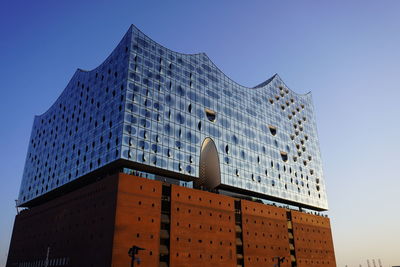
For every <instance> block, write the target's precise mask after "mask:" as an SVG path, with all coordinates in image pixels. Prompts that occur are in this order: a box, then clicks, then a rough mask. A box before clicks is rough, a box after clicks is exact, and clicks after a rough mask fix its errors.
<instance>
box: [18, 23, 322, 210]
mask: <svg viewBox="0 0 400 267" xmlns="http://www.w3.org/2000/svg"><path fill="white" fill-rule="evenodd" d="M206 138H211V139H212V140H213V141H214V143H215V145H216V147H217V150H218V157H219V163H220V173H221V184H222V185H227V186H230V187H233V188H240V189H244V190H247V191H252V192H256V193H259V194H262V195H265V196H271V197H275V198H279V199H284V200H288V201H291V202H295V203H299V205H301V204H303V205H306V206H310V207H315V208H317V209H327V199H326V191H325V184H324V179H323V172H322V163H321V157H320V152H319V144H318V136H317V129H316V124H315V115H314V111H313V105H312V99H311V94H310V93H308V94H305V95H299V94H296V93H294V92H293V91H291V90H290V89H289V88H288V87H287V86H286V85H285V84H284V82H283V81H282V80H281V78H280V77H279V76H278V75H274V76H273V77H271V78H270V79H268V80H267V81H265V82H264V83H262V84H260V85H258V86H255V87H253V88H248V87H244V86H241V85H239V84H237V83H236V82H234V81H232V80H231V79H230V78H228V77H227V76H226V75H225V74H224V73H223V72H221V71H220V70H219V69H218V68H217V67H216V66H215V65H214V64H213V63H212V61H211V60H210V59H209V58H208V57H207V55H206V54H204V53H200V54H191V55H189V54H181V53H177V52H174V51H171V50H169V49H167V48H165V47H163V46H161V45H159V44H157V43H156V42H154V41H152V40H151V39H150V38H148V37H147V36H145V35H144V34H143V33H142V32H140V31H139V30H138V29H137V28H136V27H134V26H131V28H130V29H129V31H128V32H127V34H126V35H125V36H124V38H123V39H122V41H121V42H120V43H119V45H118V46H117V47H116V49H115V50H114V51H113V52H112V53H111V55H110V56H109V57H108V58H107V59H106V60H105V61H104V63H103V64H101V65H100V66H99V67H97V68H96V69H94V70H92V71H82V70H78V71H77V72H76V73H75V75H74V76H73V77H72V79H71V81H70V82H69V84H68V86H67V87H66V89H65V90H64V92H63V93H62V94H61V96H60V97H59V98H58V99H57V101H56V102H55V103H54V104H53V106H52V107H51V108H50V109H49V110H48V111H47V112H46V113H44V114H42V115H40V116H37V117H35V121H34V125H33V129H32V134H31V139H30V143H29V149H28V155H27V159H26V163H25V169H24V174H23V179H22V184H21V189H20V194H19V200H18V201H19V205H23V204H24V203H26V202H28V201H30V200H32V199H34V198H36V197H38V196H40V195H43V194H45V193H47V192H49V191H51V190H53V189H55V188H57V187H60V186H62V185H64V184H66V183H68V182H70V181H72V180H75V179H78V178H79V177H81V176H83V175H85V174H88V173H90V172H92V171H94V170H96V169H98V168H100V167H102V166H105V165H107V164H108V163H111V162H114V161H116V160H119V159H125V160H128V161H133V162H136V163H138V164H141V165H150V166H153V167H154V169H159V170H168V171H172V172H174V173H180V174H182V175H186V176H191V177H193V180H196V179H197V178H198V177H199V172H200V170H199V162H200V151H201V145H202V143H203V141H204V140H205V139H206Z"/></svg>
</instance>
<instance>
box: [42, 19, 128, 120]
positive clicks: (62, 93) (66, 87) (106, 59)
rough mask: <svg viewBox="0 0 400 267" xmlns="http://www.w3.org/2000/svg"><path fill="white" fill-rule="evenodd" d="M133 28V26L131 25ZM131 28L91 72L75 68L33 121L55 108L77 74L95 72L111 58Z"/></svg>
mask: <svg viewBox="0 0 400 267" xmlns="http://www.w3.org/2000/svg"><path fill="white" fill-rule="evenodd" d="M132 26H133V25H132ZM132 26H131V27H129V29H128V31H127V32H126V33H125V34H124V36H123V37H122V39H121V40H120V41H119V42H118V44H117V46H115V47H114V48H113V49H112V51H111V52H110V54H109V55H108V56H107V57H106V58H105V59H104V60H103V61H102V62H101V63H100V64H99V65H98V66H97V67H95V68H93V69H91V70H84V69H81V68H77V69H76V70H75V72H74V74H73V75H72V77H71V78H70V79H69V81H68V83H67V85H66V86H65V87H64V89H63V90H62V92H61V94H60V95H59V96H58V97H57V98H56V100H55V101H54V102H53V104H51V105H50V107H49V108H47V109H46V110H45V111H44V112H43V113H41V114H37V115H35V119H37V118H40V117H42V116H44V115H46V113H47V112H48V111H50V110H51V109H52V108H53V107H54V106H56V104H57V103H58V101H59V100H60V99H61V98H62V97H63V96H64V94H66V93H67V91H68V90H67V89H68V88H69V86H70V84H71V83H72V81H74V79H75V78H76V77H77V76H78V75H79V74H81V73H82V74H83V73H90V72H93V71H96V70H97V69H99V68H101V67H102V66H103V65H104V64H105V63H106V62H107V61H108V59H109V58H110V57H112V56H113V54H114V52H115V51H116V50H117V49H118V47H119V46H120V45H121V44H122V43H123V42H124V41H125V39H126V38H127V36H128V35H129V34H130V33H131V28H132Z"/></svg>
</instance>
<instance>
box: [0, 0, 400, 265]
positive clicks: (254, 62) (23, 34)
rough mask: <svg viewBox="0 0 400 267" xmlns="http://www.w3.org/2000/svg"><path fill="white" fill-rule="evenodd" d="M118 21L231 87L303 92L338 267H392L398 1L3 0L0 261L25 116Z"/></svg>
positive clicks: (112, 34)
mask: <svg viewBox="0 0 400 267" xmlns="http://www.w3.org/2000/svg"><path fill="white" fill-rule="evenodd" d="M130 24H135V25H136V26H137V27H138V28H139V29H141V30H142V31H143V32H144V33H146V34H147V35H148V36H149V37H151V38H152V39H154V40H155V41H157V42H159V43H161V44H162V45H164V46H166V47H168V48H171V49H173V50H175V51H179V52H184V53H197V52H206V53H207V54H208V56H209V57H210V58H211V59H212V60H213V61H214V63H215V64H216V65H217V66H219V67H220V69H221V70H223V71H224V72H225V73H226V74H227V75H228V76H230V77H231V78H232V79H233V80H235V81H237V82H239V83H241V84H243V85H246V86H254V85H256V84H258V83H260V82H262V81H264V80H266V79H267V78H269V77H271V76H272V75H273V74H274V73H278V74H279V75H280V76H281V77H282V79H283V80H284V81H285V82H286V84H287V85H288V86H289V87H290V88H291V89H293V90H294V91H296V92H299V93H305V92H308V91H312V93H313V100H314V105H315V109H316V114H317V124H318V131H319V138H320V145H321V152H322V158H323V163H324V170H325V178H326V180H327V182H326V184H327V190H328V199H329V205H330V211H329V216H330V218H331V223H332V229H333V238H334V243H335V250H336V258H337V263H338V266H343V267H344V266H345V265H346V264H347V265H348V266H349V267H350V266H357V267H358V266H359V264H360V263H362V264H363V266H366V259H368V258H369V259H373V258H375V259H378V258H380V259H381V261H382V263H383V264H384V266H385V267H386V266H392V265H400V253H399V252H400V245H399V244H400V243H399V242H400V227H399V225H400V210H399V200H400V174H399V173H400V170H399V166H400V159H399V152H400V141H399V137H400V90H399V89H400V88H399V81H398V79H399V77H400V1H365V0H364V1H356V0H354V1H317V0H315V1H311V0H305V1H302V0H299V1H286V0H279V1H278V0H260V1H234V0H231V1H222V0H218V1H215V0H214V1H212V0H202V1H195V0H192V1H190V0H182V1H172V0H171V1H167V0H159V1H153V0H146V1H145V0H143V1H133V0H130V1H73V0H70V1H40V0H38V1H3V2H2V5H1V8H0V82H1V86H0V99H1V105H0V114H1V115H0V137H1V138H0V148H1V149H0V170H1V175H0V182H1V183H0V185H1V186H0V211H1V212H0V265H3V263H4V262H5V260H6V257H7V256H6V255H7V252H8V247H9V241H10V237H11V230H12V226H13V221H14V216H15V213H16V211H15V207H14V199H16V198H17V194H18V190H19V186H20V182H21V177H22V172H23V167H24V161H25V156H26V151H27V147H28V141H29V136H30V131H31V126H32V123H33V116H34V115H35V114H41V113H42V112H44V111H45V110H46V109H47V108H48V107H50V105H51V104H52V103H53V102H54V101H55V100H56V98H57V97H58V96H59V95H60V93H61V92H62V90H63V89H64V87H65V86H66V85H67V83H68V80H69V79H70V78H71V77H72V75H73V73H74V71H75V70H76V69H77V68H82V69H92V68H94V67H96V66H97V65H98V64H100V63H101V62H102V61H103V60H104V59H105V58H106V57H107V56H108V54H109V53H110V52H111V51H112V49H113V48H114V47H115V46H116V45H117V43H118V42H119V40H120V39H121V38H122V36H123V35H124V33H125V32H126V31H127V30H128V27H129V26H130Z"/></svg>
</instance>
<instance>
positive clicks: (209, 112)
mask: <svg viewBox="0 0 400 267" xmlns="http://www.w3.org/2000/svg"><path fill="white" fill-rule="evenodd" d="M204 111H205V112H206V116H207V119H208V120H209V121H212V122H215V120H216V119H217V113H216V112H215V111H213V110H211V109H208V108H206V109H205V110H204Z"/></svg>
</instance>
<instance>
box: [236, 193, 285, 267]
mask: <svg viewBox="0 0 400 267" xmlns="http://www.w3.org/2000/svg"><path fill="white" fill-rule="evenodd" d="M241 209H242V229H243V251H244V265H245V266H246V267H249V266H274V265H273V264H274V263H277V261H276V260H274V261H273V258H274V257H277V256H279V257H285V261H284V263H282V264H281V266H282V267H286V266H291V261H290V250H289V239H288V226H287V218H286V210H285V209H282V208H278V207H273V206H269V205H264V204H261V203H256V202H252V201H247V200H241Z"/></svg>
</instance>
